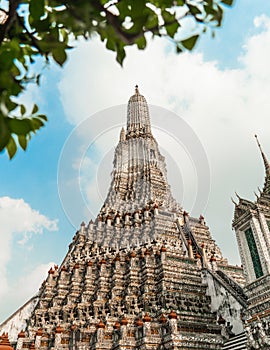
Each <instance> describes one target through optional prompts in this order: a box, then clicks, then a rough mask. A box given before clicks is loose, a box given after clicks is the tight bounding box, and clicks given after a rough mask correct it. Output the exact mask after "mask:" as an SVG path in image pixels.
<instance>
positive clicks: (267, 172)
mask: <svg viewBox="0 0 270 350" xmlns="http://www.w3.org/2000/svg"><path fill="white" fill-rule="evenodd" d="M255 139H256V141H257V145H258V147H259V149H260V152H261V155H262V158H263V162H264V166H265V171H266V175H270V166H269V162H268V160H267V158H266V156H265V154H264V152H263V150H262V146H261V144H260V142H259V140H258V136H257V135H255Z"/></svg>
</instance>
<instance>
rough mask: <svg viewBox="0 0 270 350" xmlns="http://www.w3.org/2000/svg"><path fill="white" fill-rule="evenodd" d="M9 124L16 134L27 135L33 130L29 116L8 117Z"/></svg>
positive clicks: (12, 131)
mask: <svg viewBox="0 0 270 350" xmlns="http://www.w3.org/2000/svg"><path fill="white" fill-rule="evenodd" d="M7 119H8V120H7V121H8V126H9V129H10V131H11V133H14V134H16V135H27V134H28V133H29V132H31V131H32V125H31V120H30V119H28V118H24V119H17V118H7Z"/></svg>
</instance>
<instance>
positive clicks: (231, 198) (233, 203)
mask: <svg viewBox="0 0 270 350" xmlns="http://www.w3.org/2000/svg"><path fill="white" fill-rule="evenodd" d="M231 201H232V202H233V204H234V205H238V204H237V203H236V202H235V201H234V199H233V197H231Z"/></svg>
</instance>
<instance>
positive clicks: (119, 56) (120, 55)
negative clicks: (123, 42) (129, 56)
mask: <svg viewBox="0 0 270 350" xmlns="http://www.w3.org/2000/svg"><path fill="white" fill-rule="evenodd" d="M125 57H126V52H125V49H124V48H123V47H122V46H118V47H117V55H116V60H117V62H118V63H120V64H121V66H122V65H123V61H124V58H125Z"/></svg>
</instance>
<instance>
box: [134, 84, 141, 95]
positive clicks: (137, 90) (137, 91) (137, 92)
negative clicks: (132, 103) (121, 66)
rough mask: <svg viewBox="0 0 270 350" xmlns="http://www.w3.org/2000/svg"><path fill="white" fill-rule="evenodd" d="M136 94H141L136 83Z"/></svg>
mask: <svg viewBox="0 0 270 350" xmlns="http://www.w3.org/2000/svg"><path fill="white" fill-rule="evenodd" d="M135 94H136V95H139V94H140V93H139V86H138V85H137V84H136V85H135Z"/></svg>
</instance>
